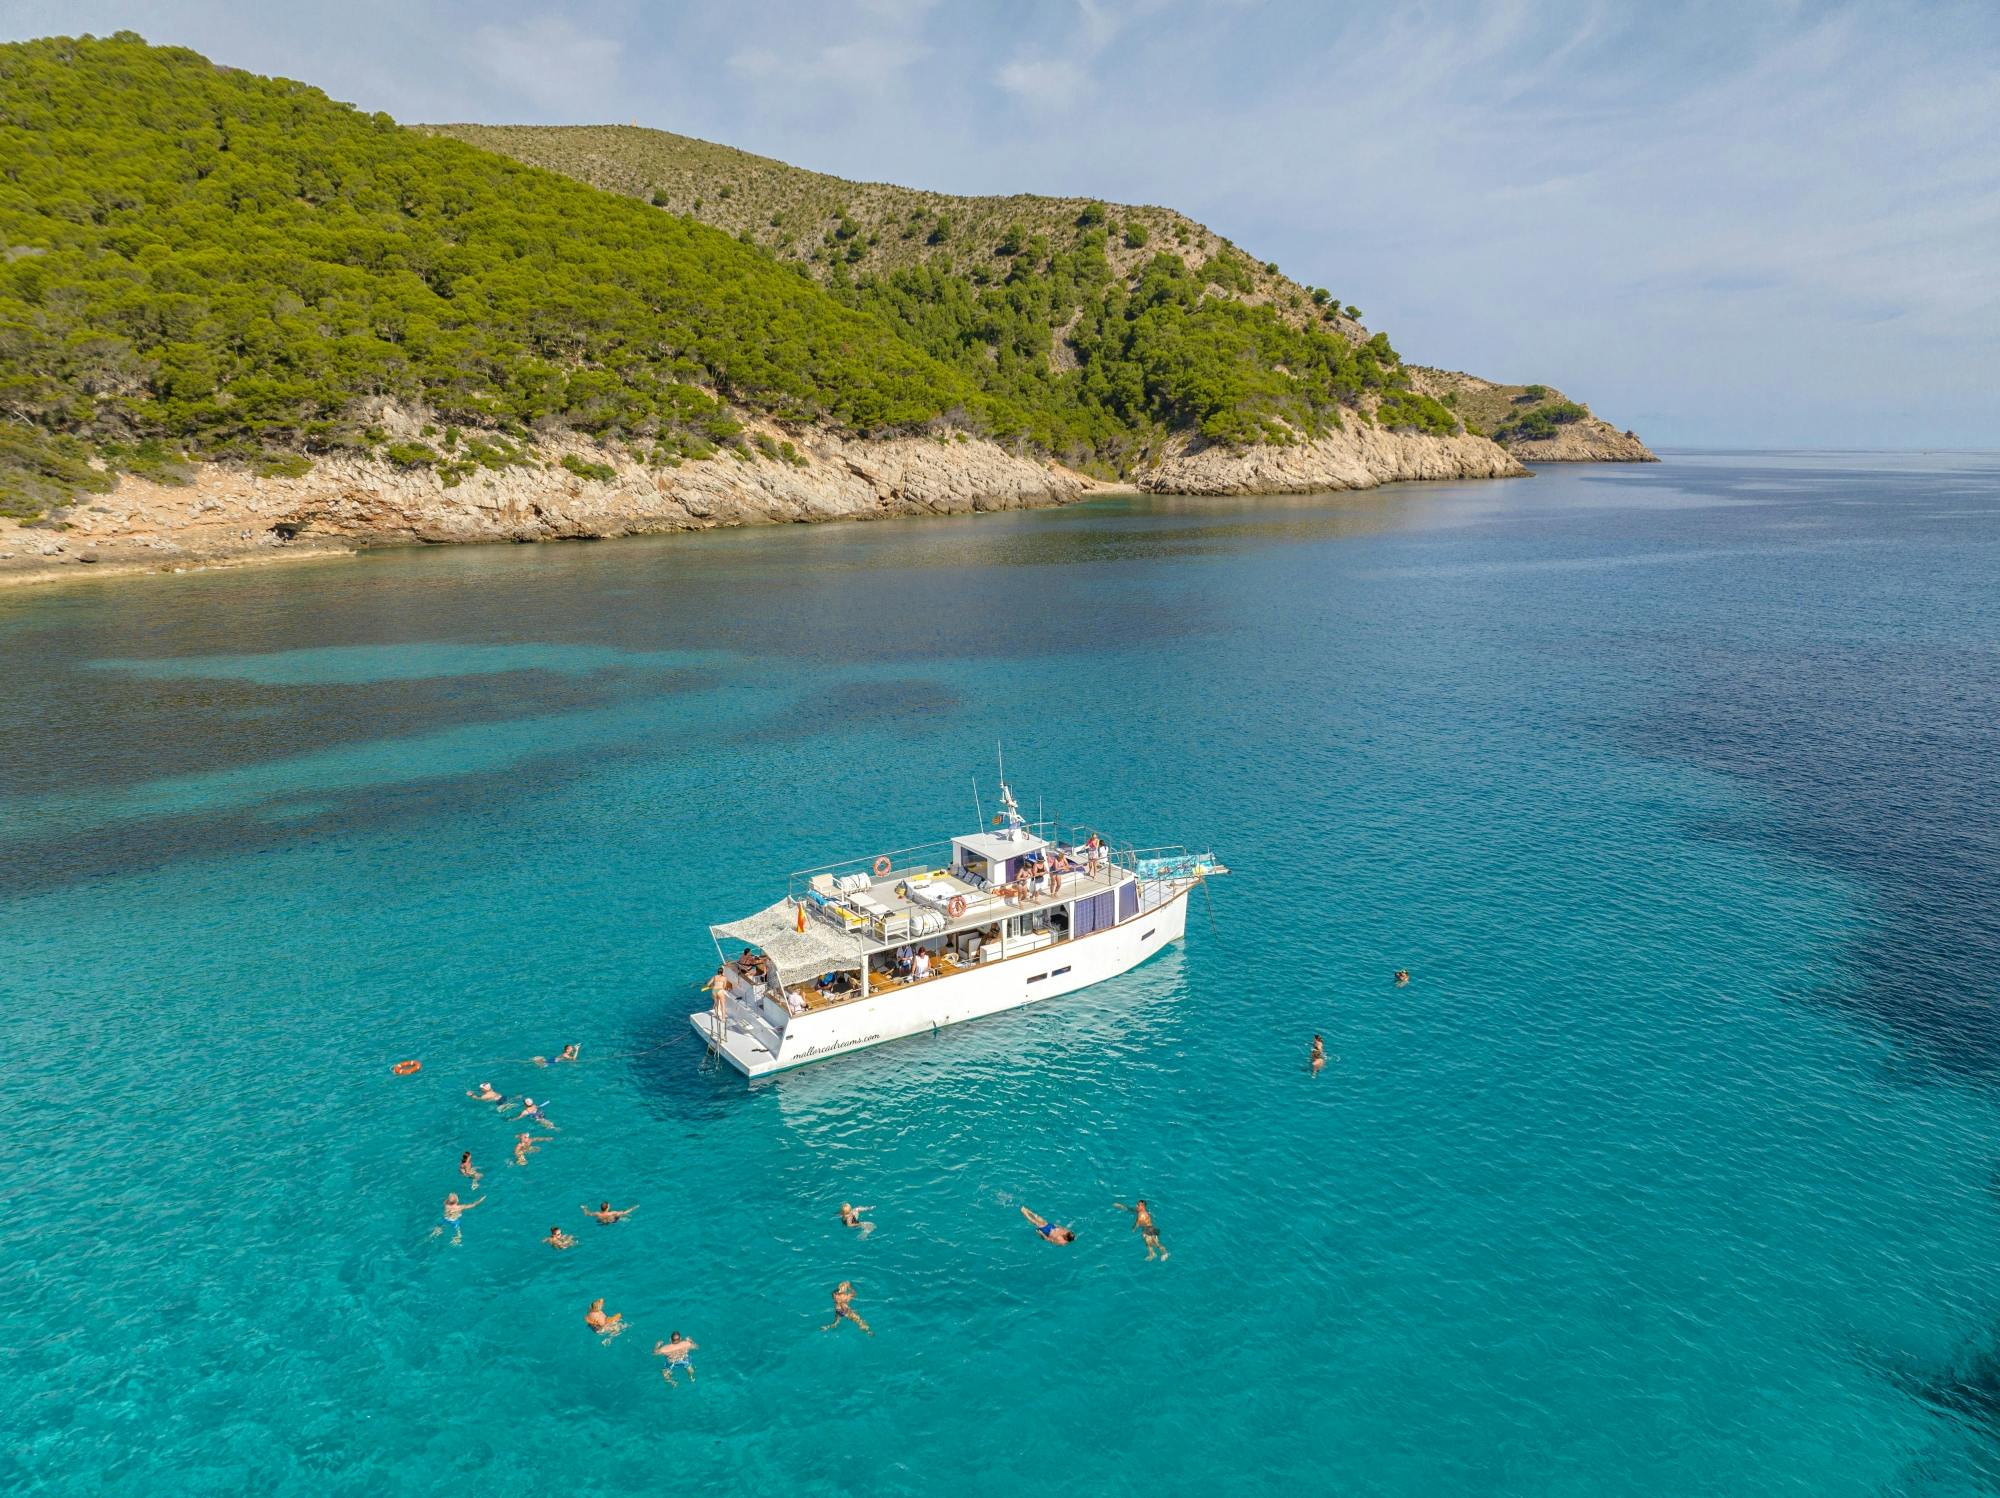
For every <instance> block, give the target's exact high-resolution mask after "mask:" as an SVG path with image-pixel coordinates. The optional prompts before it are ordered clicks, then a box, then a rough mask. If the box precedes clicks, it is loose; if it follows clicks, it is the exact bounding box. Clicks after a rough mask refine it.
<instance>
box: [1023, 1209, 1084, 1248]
mask: <svg viewBox="0 0 2000 1498" xmlns="http://www.w3.org/2000/svg"><path fill="white" fill-rule="evenodd" d="M1021 1215H1022V1216H1023V1217H1025V1218H1027V1219H1028V1221H1030V1222H1032V1223H1033V1224H1034V1225H1035V1231H1036V1232H1038V1233H1040V1234H1041V1235H1042V1236H1043V1237H1044V1238H1046V1239H1047V1240H1048V1241H1049V1242H1051V1243H1074V1242H1076V1232H1075V1230H1074V1229H1071V1228H1065V1227H1057V1226H1055V1225H1053V1224H1051V1223H1050V1221H1049V1220H1048V1219H1047V1218H1046V1217H1037V1216H1036V1215H1035V1214H1034V1213H1033V1212H1030V1211H1029V1210H1028V1209H1027V1208H1026V1207H1023V1208H1021Z"/></svg>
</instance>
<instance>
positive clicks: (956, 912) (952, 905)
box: [944, 895, 965, 921]
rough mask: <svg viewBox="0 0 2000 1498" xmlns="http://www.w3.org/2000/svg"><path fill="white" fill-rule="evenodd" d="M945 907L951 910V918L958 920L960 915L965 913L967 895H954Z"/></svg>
mask: <svg viewBox="0 0 2000 1498" xmlns="http://www.w3.org/2000/svg"><path fill="white" fill-rule="evenodd" d="M944 908H945V909H946V910H947V911H949V912H950V914H951V918H952V919H953V920H954V921H955V920H957V919H958V918H959V917H960V916H962V915H964V914H965V896H964V895H953V896H952V897H951V900H950V901H949V903H947V904H946V905H945V907H944Z"/></svg>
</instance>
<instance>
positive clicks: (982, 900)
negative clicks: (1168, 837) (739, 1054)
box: [710, 826, 1142, 1030]
mask: <svg viewBox="0 0 2000 1498" xmlns="http://www.w3.org/2000/svg"><path fill="white" fill-rule="evenodd" d="M1141 883H1142V881H1141V879H1140V877H1139V872H1138V869H1137V866H1136V860H1134V859H1133V858H1132V857H1131V856H1130V854H1129V853H1127V854H1124V855H1122V856H1120V855H1114V854H1113V853H1112V851H1111V849H1110V848H1109V846H1108V845H1107V844H1106V843H1105V842H1104V840H1103V839H1102V838H1100V837H1098V836H1096V835H1095V834H1092V833H1074V834H1072V835H1070V836H1068V837H1060V838H1058V837H1045V836H1042V835H1040V834H1039V833H1037V832H1031V831H1030V830H1029V829H1028V828H1026V827H1025V826H1010V827H1006V828H1004V829H1002V830H1000V831H995V832H979V833H973V834H970V835H968V836H964V837H955V838H953V839H951V840H950V842H949V843H947V844H942V845H931V846H930V847H927V848H919V849H910V850H906V851H904V852H903V853H899V854H895V855H887V854H885V855H883V856H881V857H879V858H876V859H874V860H873V861H872V863H871V864H870V865H869V866H868V867H867V868H865V869H856V868H854V867H853V866H851V865H849V866H847V867H845V868H842V867H841V866H837V865H836V866H830V867H827V868H823V869H818V870H809V871H805V872H804V873H801V874H797V875H794V876H793V892H792V894H790V895H789V896H787V897H786V898H785V899H783V900H780V901H778V902H777V903H776V904H775V905H772V906H770V907H768V908H767V909H765V910H761V911H759V912H758V913H757V914H756V915H753V916H750V917H748V918H747V919H745V920H741V921H733V922H730V923H728V924H726V925H720V926H714V927H711V928H710V931H711V933H712V934H713V935H714V937H715V940H716V946H717V950H718V952H719V953H720V954H721V956H722V960H723V966H722V969H721V972H720V973H719V974H718V976H719V977H720V978H721V980H722V981H723V984H724V986H725V990H726V992H727V994H728V995H729V996H730V997H732V998H735V999H738V1000H741V1001H743V1002H744V1003H745V1004H746V1005H747V1006H749V1007H750V1008H751V1009H752V1010H753V1011H757V1012H760V1013H761V1014H762V1016H763V1017H764V1018H765V1019H766V1020H767V1021H768V1022H769V1023H771V1024H772V1025H773V1026H774V1027H775V1028H776V1029H780V1030H782V1029H783V1027H784V1022H785V1020H786V1019H787V1018H789V1017H792V1016H796V1015H800V1014H805V1013H809V1012H812V1011H815V1010H819V1009H824V1008H828V1007H831V1006H834V1005H838V1004H845V1003H851V1002H853V1001H855V1000H858V999H864V998H869V997H873V996H876V995H880V994H883V993H887V992H891V991H893V990H896V989H901V988H908V987H911V986H914V985H916V984H921V983H925V982H929V981H932V980H934V979H937V978H943V977H949V976H951V975H953V974H955V973H960V972H964V971H967V970H968V969H971V968H974V967H978V966H981V965H983V964H987V963H993V962H1005V961H1007V960H1008V959H1009V958H1013V957H1019V956H1022V955H1024V954H1026V953H1030V952H1037V951H1042V950H1044V949H1046V948H1048V947H1052V946H1055V945H1058V944H1060V943H1062V942H1067V941H1074V940H1076V939H1077V938H1079V937H1083V936H1088V935H1090V934H1091V933H1093V932H1095V931H1099V930H1103V929H1105V928H1107V927H1110V926H1113V925H1116V924H1117V923H1118V922H1120V921H1124V920H1130V919H1131V918H1132V917H1134V916H1136V915H1137V914H1138V913H1139V911H1140V908H1141V902H1142V892H1141ZM739 943H740V944H741V948H742V951H741V954H740V955H737V956H733V957H732V955H731V952H730V947H731V946H732V945H734V944H739Z"/></svg>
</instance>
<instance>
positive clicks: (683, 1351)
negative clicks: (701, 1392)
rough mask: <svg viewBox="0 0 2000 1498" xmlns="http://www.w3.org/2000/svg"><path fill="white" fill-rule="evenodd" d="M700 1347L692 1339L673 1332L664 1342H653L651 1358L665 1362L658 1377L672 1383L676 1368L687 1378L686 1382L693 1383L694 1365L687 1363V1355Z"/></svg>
mask: <svg viewBox="0 0 2000 1498" xmlns="http://www.w3.org/2000/svg"><path fill="white" fill-rule="evenodd" d="M700 1345H701V1344H700V1343H698V1342H696V1341H695V1340H694V1339H693V1338H691V1337H683V1336H682V1335H681V1334H680V1333H679V1332H675V1333H674V1334H673V1335H672V1336H671V1337H669V1338H668V1339H667V1340H666V1341H664V1342H655V1343H654V1344H653V1356H654V1357H656V1358H665V1359H666V1360H667V1366H666V1367H664V1368H662V1369H661V1370H660V1377H661V1378H664V1379H665V1380H666V1381H667V1382H668V1383H672V1382H673V1381H674V1370H675V1369H676V1368H678V1369H680V1370H681V1371H682V1372H683V1373H685V1374H686V1375H687V1376H688V1382H689V1383H693V1382H694V1364H693V1363H690V1362H689V1361H688V1354H689V1353H691V1352H693V1351H694V1350H695V1348H697V1347H699V1346H700Z"/></svg>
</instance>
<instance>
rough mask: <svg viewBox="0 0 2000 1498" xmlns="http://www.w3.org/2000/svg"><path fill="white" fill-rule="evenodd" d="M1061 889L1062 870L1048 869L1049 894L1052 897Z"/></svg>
mask: <svg viewBox="0 0 2000 1498" xmlns="http://www.w3.org/2000/svg"><path fill="white" fill-rule="evenodd" d="M1061 889H1062V870H1060V869H1050V870H1049V893H1050V894H1052V895H1053V894H1055V893H1057V892H1058V891H1060V890H1061Z"/></svg>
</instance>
